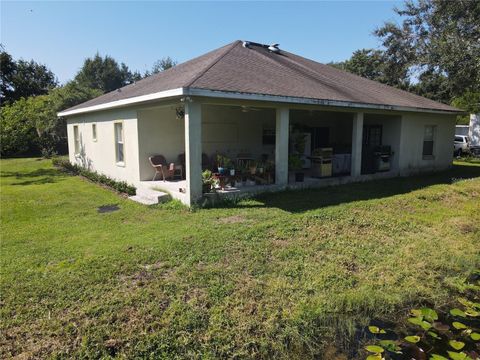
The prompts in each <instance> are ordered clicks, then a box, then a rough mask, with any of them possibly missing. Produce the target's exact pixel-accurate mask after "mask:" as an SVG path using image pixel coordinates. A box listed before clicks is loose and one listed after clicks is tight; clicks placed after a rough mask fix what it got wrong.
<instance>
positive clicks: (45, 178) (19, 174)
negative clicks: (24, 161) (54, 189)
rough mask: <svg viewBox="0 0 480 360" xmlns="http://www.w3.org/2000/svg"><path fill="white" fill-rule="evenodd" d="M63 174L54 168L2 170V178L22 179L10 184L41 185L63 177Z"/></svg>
mask: <svg viewBox="0 0 480 360" xmlns="http://www.w3.org/2000/svg"><path fill="white" fill-rule="evenodd" d="M65 176H66V175H65V174H64V173H62V172H61V171H58V170H56V169H37V170H34V171H16V172H9V171H2V172H1V177H2V178H15V179H17V180H22V181H18V182H12V183H11V184H10V185H43V184H51V183H55V182H57V181H59V180H62V179H63V178H65Z"/></svg>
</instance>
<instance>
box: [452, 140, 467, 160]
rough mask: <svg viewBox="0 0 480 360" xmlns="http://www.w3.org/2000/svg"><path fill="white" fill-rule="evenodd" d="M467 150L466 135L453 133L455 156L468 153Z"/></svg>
mask: <svg viewBox="0 0 480 360" xmlns="http://www.w3.org/2000/svg"><path fill="white" fill-rule="evenodd" d="M469 150H470V149H469V141H468V136H465V135H455V140H454V142H453V153H454V154H455V155H457V156H460V155H462V154H464V153H468V152H469Z"/></svg>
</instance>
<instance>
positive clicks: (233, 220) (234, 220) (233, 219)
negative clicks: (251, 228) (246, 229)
mask: <svg viewBox="0 0 480 360" xmlns="http://www.w3.org/2000/svg"><path fill="white" fill-rule="evenodd" d="M245 221H247V219H246V218H245V217H244V216H242V215H233V216H228V217H225V218H221V219H218V222H219V223H221V224H238V223H243V222H245Z"/></svg>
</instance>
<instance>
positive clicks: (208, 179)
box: [202, 170, 215, 194]
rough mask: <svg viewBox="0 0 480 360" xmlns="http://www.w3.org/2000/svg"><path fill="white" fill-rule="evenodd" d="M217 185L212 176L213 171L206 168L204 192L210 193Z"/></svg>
mask: <svg viewBox="0 0 480 360" xmlns="http://www.w3.org/2000/svg"><path fill="white" fill-rule="evenodd" d="M214 185H215V179H214V178H213V176H212V172H211V171H210V170H205V171H204V172H203V173H202V192H203V193H204V194H205V193H209V192H210V191H211V190H212V189H213V186H214Z"/></svg>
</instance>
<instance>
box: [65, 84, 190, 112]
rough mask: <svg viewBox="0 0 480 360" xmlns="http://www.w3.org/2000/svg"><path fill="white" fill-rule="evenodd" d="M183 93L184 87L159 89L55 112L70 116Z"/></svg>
mask: <svg viewBox="0 0 480 360" xmlns="http://www.w3.org/2000/svg"><path fill="white" fill-rule="evenodd" d="M183 94H184V88H177V89H172V90H166V91H160V92H156V93H153V94H148V95H142V96H135V97H131V98H128V99H122V100H117V101H111V102H108V103H105V104H99V105H93V106H87V107H84V108H80V109H73V110H66V111H61V112H59V113H57V116H59V117H61V116H72V115H79V114H85V113H91V112H95V111H101V110H109V109H116V108H120V107H126V106H130V105H134V104H139V103H146V102H151V101H155V100H160V99H168V98H172V97H176V96H182V95H183Z"/></svg>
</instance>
